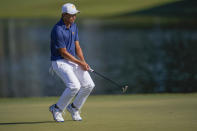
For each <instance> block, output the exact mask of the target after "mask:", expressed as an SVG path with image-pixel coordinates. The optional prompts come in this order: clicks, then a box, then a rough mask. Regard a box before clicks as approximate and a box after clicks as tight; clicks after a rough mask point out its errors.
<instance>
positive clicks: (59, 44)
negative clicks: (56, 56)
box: [51, 27, 65, 49]
mask: <svg viewBox="0 0 197 131" xmlns="http://www.w3.org/2000/svg"><path fill="white" fill-rule="evenodd" d="M51 38H52V41H53V43H54V46H55V48H56V49H59V48H65V44H64V37H63V33H62V30H61V28H58V27H56V28H54V30H53V31H52V34H51Z"/></svg>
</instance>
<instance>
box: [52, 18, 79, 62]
mask: <svg viewBox="0 0 197 131" xmlns="http://www.w3.org/2000/svg"><path fill="white" fill-rule="evenodd" d="M75 41H79V37H78V28H77V25H76V24H75V23H73V24H72V25H71V26H70V28H67V27H66V25H65V24H64V22H63V20H62V19H60V21H59V22H58V23H57V24H55V26H54V27H53V29H52V31H51V61H55V60H59V59H64V58H63V57H62V56H61V55H60V53H59V51H58V49H59V48H66V50H67V51H68V52H69V53H70V54H71V55H73V56H74V57H75V56H76V53H75Z"/></svg>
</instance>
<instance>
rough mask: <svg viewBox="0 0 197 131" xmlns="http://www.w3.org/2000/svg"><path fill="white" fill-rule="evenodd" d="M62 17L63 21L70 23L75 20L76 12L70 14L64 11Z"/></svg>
mask: <svg viewBox="0 0 197 131" xmlns="http://www.w3.org/2000/svg"><path fill="white" fill-rule="evenodd" d="M62 17H63V19H64V21H66V22H68V23H70V24H72V23H74V22H75V19H76V14H74V15H71V14H68V13H65V14H62Z"/></svg>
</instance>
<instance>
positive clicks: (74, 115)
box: [66, 104, 82, 121]
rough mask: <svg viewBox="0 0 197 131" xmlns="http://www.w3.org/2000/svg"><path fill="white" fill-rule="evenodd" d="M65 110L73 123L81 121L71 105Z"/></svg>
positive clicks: (77, 111) (77, 112)
mask: <svg viewBox="0 0 197 131" xmlns="http://www.w3.org/2000/svg"><path fill="white" fill-rule="evenodd" d="M66 109H67V110H68V112H70V114H71V116H72V119H73V120H74V121H82V118H81V116H80V113H79V110H77V109H75V108H73V107H72V106H71V104H69V105H68V106H67V108H66Z"/></svg>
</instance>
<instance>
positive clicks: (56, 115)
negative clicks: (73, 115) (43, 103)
mask: <svg viewBox="0 0 197 131" xmlns="http://www.w3.org/2000/svg"><path fill="white" fill-rule="evenodd" d="M49 111H50V112H51V113H52V114H53V119H54V120H55V121H56V122H64V118H63V117H62V111H60V110H59V109H58V108H56V107H55V104H53V105H52V106H50V107H49Z"/></svg>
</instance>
